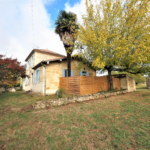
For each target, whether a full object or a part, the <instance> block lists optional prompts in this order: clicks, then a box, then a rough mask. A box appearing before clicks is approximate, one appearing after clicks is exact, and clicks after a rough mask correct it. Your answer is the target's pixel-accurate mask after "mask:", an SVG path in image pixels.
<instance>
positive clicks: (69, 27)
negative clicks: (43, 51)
mask: <svg viewBox="0 0 150 150" xmlns="http://www.w3.org/2000/svg"><path fill="white" fill-rule="evenodd" d="M76 19H77V18H76V15H75V14H73V13H71V12H69V13H67V12H66V11H64V10H63V11H60V13H59V16H58V18H57V20H56V22H55V25H56V27H55V33H56V34H59V36H60V39H61V40H62V41H63V44H64V47H65V50H66V53H67V67H68V76H71V54H72V52H73V49H74V42H75V39H76V35H77V29H78V25H77V23H76Z"/></svg>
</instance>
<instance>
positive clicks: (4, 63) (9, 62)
mask: <svg viewBox="0 0 150 150" xmlns="http://www.w3.org/2000/svg"><path fill="white" fill-rule="evenodd" d="M25 71H26V70H25V67H24V66H21V63H20V62H18V60H17V59H12V58H6V57H5V56H4V55H0V87H4V88H5V91H6V90H7V88H8V87H12V86H14V85H15V84H16V83H17V81H18V78H19V77H26V76H27V75H26V73H25Z"/></svg>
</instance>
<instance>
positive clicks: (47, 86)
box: [22, 49, 96, 94]
mask: <svg viewBox="0 0 150 150" xmlns="http://www.w3.org/2000/svg"><path fill="white" fill-rule="evenodd" d="M25 61H26V62H27V63H26V74H27V75H29V78H27V77H26V78H23V80H22V87H23V90H25V91H28V90H32V91H33V92H39V93H41V94H54V93H56V91H57V90H58V88H59V81H60V77H67V57H66V56H64V55H61V54H58V53H55V52H53V51H50V50H44V49H33V50H32V51H31V52H30V54H29V55H28V57H27V58H26V60H25ZM79 62H80V61H79V60H78V59H76V58H72V60H71V76H96V71H95V70H93V69H91V68H89V67H87V66H85V65H83V67H82V68H81V70H80V71H79V70H77V69H76V67H77V65H78V64H79Z"/></svg>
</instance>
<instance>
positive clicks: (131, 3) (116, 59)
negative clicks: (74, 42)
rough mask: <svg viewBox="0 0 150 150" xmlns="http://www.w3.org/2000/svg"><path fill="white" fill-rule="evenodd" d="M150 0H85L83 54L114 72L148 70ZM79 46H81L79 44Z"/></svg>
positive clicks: (80, 34) (149, 61) (81, 30)
mask: <svg viewBox="0 0 150 150" xmlns="http://www.w3.org/2000/svg"><path fill="white" fill-rule="evenodd" d="M149 8H150V1H149V0H101V1H99V2H98V3H97V4H96V5H94V4H93V3H92V1H91V0H86V14H85V15H83V17H82V19H83V24H80V25H79V28H80V31H79V32H78V45H82V48H83V49H80V54H81V55H82V57H85V58H86V59H88V60H91V61H92V63H93V66H95V67H97V68H101V69H106V70H107V71H108V77H109V81H110V89H113V81H112V76H111V72H112V71H113V70H114V71H126V72H130V73H132V74H136V73H140V72H146V69H148V68H149V63H150V11H149ZM78 48H80V47H79V46H78Z"/></svg>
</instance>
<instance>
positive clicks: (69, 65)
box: [67, 53, 71, 77]
mask: <svg viewBox="0 0 150 150" xmlns="http://www.w3.org/2000/svg"><path fill="white" fill-rule="evenodd" d="M67 67H68V77H70V76H71V54H69V53H67Z"/></svg>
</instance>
